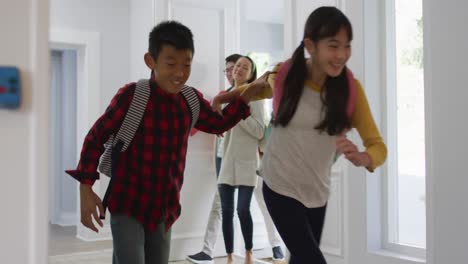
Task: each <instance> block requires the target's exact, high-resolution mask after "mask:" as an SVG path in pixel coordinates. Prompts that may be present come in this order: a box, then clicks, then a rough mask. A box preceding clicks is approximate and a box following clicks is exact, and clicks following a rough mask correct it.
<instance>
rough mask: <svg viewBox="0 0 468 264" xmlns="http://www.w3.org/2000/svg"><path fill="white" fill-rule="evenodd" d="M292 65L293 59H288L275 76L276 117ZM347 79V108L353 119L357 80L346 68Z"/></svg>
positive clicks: (274, 104)
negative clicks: (285, 81)
mask: <svg viewBox="0 0 468 264" xmlns="http://www.w3.org/2000/svg"><path fill="white" fill-rule="evenodd" d="M290 65H291V59H288V60H286V61H284V62H283V63H281V65H280V68H279V69H278V71H277V73H276V76H275V86H274V87H273V114H274V116H276V115H277V113H278V108H279V104H280V103H281V98H282V97H283V89H284V80H285V79H286V76H287V75H288V72H289V67H290ZM346 77H347V78H348V90H349V96H348V103H347V106H346V114H347V115H348V117H351V116H352V115H353V113H354V109H355V108H356V100H357V99H356V96H357V95H356V89H357V87H356V80H355V79H354V76H353V73H352V72H351V70H350V69H348V68H346Z"/></svg>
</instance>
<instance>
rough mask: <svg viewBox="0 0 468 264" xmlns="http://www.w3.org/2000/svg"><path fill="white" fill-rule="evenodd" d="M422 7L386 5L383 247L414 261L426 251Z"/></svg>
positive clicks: (399, 2)
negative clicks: (385, 155) (385, 129)
mask: <svg viewBox="0 0 468 264" xmlns="http://www.w3.org/2000/svg"><path fill="white" fill-rule="evenodd" d="M422 1H423V0H389V1H387V4H386V14H387V23H386V25H387V30H386V32H388V34H387V35H386V43H387V87H388V89H387V113H388V114H387V121H388V126H387V127H388V131H387V132H388V134H387V135H388V147H389V158H388V177H387V185H386V188H387V192H384V193H385V195H386V196H387V197H384V200H386V201H387V208H386V219H387V225H386V228H385V232H384V233H385V234H386V235H385V241H384V244H385V246H386V247H387V248H389V249H393V250H396V251H399V252H400V253H408V254H410V255H414V256H419V257H424V253H425V250H424V249H425V247H426V212H425V210H426V203H425V195H426V194H425V174H426V173H425V141H424V138H425V127H424V70H423V38H422V34H423V32H422V23H423V17H422Z"/></svg>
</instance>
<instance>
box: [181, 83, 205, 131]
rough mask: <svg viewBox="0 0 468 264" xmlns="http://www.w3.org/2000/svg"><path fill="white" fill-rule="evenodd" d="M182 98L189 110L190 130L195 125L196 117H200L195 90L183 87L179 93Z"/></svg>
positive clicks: (198, 100) (198, 102) (198, 101)
mask: <svg viewBox="0 0 468 264" xmlns="http://www.w3.org/2000/svg"><path fill="white" fill-rule="evenodd" d="M180 92H181V93H182V95H183V96H184V98H185V100H186V101H187V104H188V105H189V108H190V113H191V117H192V122H191V124H190V130H191V129H192V128H193V127H195V124H196V123H197V121H198V117H199V116H200V99H199V98H198V95H197V93H196V92H195V88H193V87H190V86H187V85H186V86H184V87H183V88H182V90H181V91H180Z"/></svg>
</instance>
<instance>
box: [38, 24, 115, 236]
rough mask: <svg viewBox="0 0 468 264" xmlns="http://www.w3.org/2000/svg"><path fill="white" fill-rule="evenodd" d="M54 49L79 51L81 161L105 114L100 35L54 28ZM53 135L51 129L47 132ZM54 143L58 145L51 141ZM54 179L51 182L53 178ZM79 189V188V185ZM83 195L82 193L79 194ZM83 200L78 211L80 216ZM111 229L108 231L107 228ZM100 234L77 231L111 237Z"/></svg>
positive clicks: (51, 41) (96, 186)
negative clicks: (85, 145)
mask: <svg viewBox="0 0 468 264" xmlns="http://www.w3.org/2000/svg"><path fill="white" fill-rule="evenodd" d="M49 44H50V49H59V50H63V49H73V50H76V52H77V64H78V65H77V124H76V128H77V134H76V135H77V137H76V139H77V141H76V149H77V153H76V157H77V160H79V155H80V151H79V150H81V146H82V143H83V140H84V137H85V136H86V133H87V131H88V129H89V128H90V127H91V125H92V124H93V122H94V121H95V120H96V119H97V118H98V117H99V115H100V114H101V112H102V111H101V102H100V100H101V74H100V71H101V65H100V64H101V62H100V58H101V51H100V35H99V33H97V32H84V31H76V30H73V29H66V28H60V29H58V28H53V29H51V30H50V36H49ZM47 130H48V131H47V132H48V133H50V128H48V129H47ZM51 144H54V142H51ZM49 180H50V179H49ZM100 184H102V183H101V182H100V181H98V182H96V183H95V184H94V185H93V189H94V191H95V192H96V193H98V194H99V193H100V192H101V191H100V190H101V186H100ZM77 188H78V185H77ZM78 193H79V192H78ZM79 200H80V199H79V197H77V203H78V204H77V208H78V209H77V210H78V213H79V208H80V206H79ZM107 229H108V228H107ZM103 231H104V232H100V233H99V236H97V235H96V234H94V233H93V232H91V231H87V230H86V229H85V228H83V226H82V225H81V224H79V225H78V228H77V232H78V233H77V236H78V237H79V238H81V239H83V240H102V239H109V238H110V231H109V232H106V229H105V230H103Z"/></svg>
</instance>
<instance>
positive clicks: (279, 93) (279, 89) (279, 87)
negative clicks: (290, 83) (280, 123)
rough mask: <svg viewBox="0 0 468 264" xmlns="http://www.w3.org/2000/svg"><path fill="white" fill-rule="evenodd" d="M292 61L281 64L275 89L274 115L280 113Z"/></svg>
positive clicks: (276, 77)
mask: <svg viewBox="0 0 468 264" xmlns="http://www.w3.org/2000/svg"><path fill="white" fill-rule="evenodd" d="M289 64H290V60H287V61H284V62H283V63H281V65H280V68H279V69H278V72H277V73H276V76H275V86H274V87H273V115H274V116H276V114H277V113H278V108H279V104H280V102H281V98H282V97H283V87H284V79H286V75H287V74H288V71H289Z"/></svg>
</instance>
